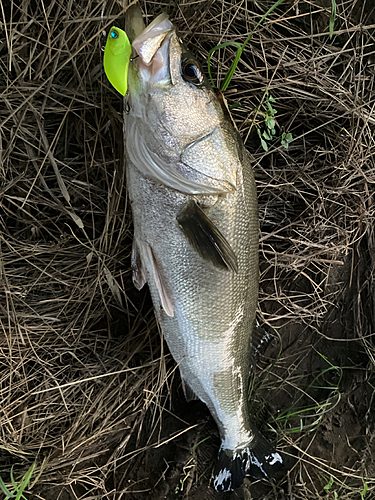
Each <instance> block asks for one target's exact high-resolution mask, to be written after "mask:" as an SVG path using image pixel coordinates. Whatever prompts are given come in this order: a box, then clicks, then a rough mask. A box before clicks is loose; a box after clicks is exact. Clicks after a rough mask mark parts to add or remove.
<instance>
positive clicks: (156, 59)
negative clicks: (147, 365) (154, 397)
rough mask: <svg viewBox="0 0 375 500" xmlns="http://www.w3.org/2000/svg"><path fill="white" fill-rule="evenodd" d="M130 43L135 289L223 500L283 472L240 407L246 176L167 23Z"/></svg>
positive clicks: (249, 305) (255, 270) (209, 95)
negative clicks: (208, 438)
mask: <svg viewBox="0 0 375 500" xmlns="http://www.w3.org/2000/svg"><path fill="white" fill-rule="evenodd" d="M137 16H138V14H137V13H136V14H135V17H137ZM130 22H131V20H130ZM137 22H138V24H139V19H138V21H137ZM136 35H138V36H136V38H135V40H134V41H133V47H134V48H135V50H136V52H137V54H138V56H139V57H137V58H134V60H133V61H132V62H131V64H130V71H129V113H128V115H127V117H126V122H125V134H126V149H127V186H128V191H129V199H130V202H131V206H132V213H133V219H134V243H133V252H132V265H133V280H134V283H135V285H136V286H137V287H138V288H139V289H140V288H142V286H143V285H144V284H145V283H146V282H147V283H148V286H149V288H150V292H151V296H152V301H153V304H154V308H155V312H156V316H157V319H158V322H159V324H160V325H161V328H162V332H163V335H164V338H165V340H166V342H167V344H168V347H169V349H170V351H171V353H172V355H173V358H174V359H175V361H176V362H177V363H178V366H179V369H180V373H181V378H182V380H183V381H184V383H185V384H186V385H187V387H188V388H189V389H190V390H191V391H192V392H193V393H194V395H195V396H196V397H197V398H199V399H200V400H201V401H203V402H204V403H205V404H206V405H207V407H208V408H209V410H210V412H211V414H212V416H213V418H214V419H215V421H216V423H217V425H218V428H219V432H220V437H221V440H222V444H221V449H220V453H219V460H218V465H217V470H216V475H215V480H214V485H215V487H216V489H217V490H219V491H227V490H230V489H233V488H235V487H238V486H239V485H240V484H241V483H242V480H243V477H244V476H245V474H247V473H248V474H251V475H253V476H255V477H261V476H266V477H267V476H269V475H270V473H271V472H272V468H273V466H274V465H280V464H282V458H281V456H280V455H279V454H278V453H277V452H276V451H275V450H274V449H273V448H272V446H271V445H270V444H269V443H268V442H267V441H266V440H265V439H264V438H263V437H262V436H261V435H260V434H259V432H258V431H257V430H256V429H255V428H254V426H253V425H252V423H251V421H250V418H249V413H248V403H247V398H248V381H249V372H250V357H251V356H250V348H251V336H252V330H253V325H254V321H255V313H256V305H257V297H258V275H259V266H258V233H259V228H258V213H257V196H256V187H255V182H254V176H253V172H252V167H251V164H250V160H249V156H248V153H247V151H246V149H245V147H244V146H243V143H242V141H241V140H240V139H239V135H238V133H237V131H236V130H235V129H234V127H233V125H232V123H231V122H230V118H229V116H228V112H227V110H226V108H225V106H224V105H223V100H222V99H220V96H218V93H217V92H215V91H214V90H213V89H212V88H211V87H210V85H209V84H208V82H207V80H206V79H205V78H204V77H203V75H202V72H201V69H200V66H199V63H198V62H197V61H196V60H195V59H194V58H192V56H191V55H190V54H189V53H188V52H187V51H186V48H185V47H184V45H183V43H182V42H181V40H180V39H179V38H178V36H177V34H176V31H175V28H174V27H173V25H172V24H171V23H170V21H169V20H168V18H167V16H165V15H164V14H162V15H161V16H159V17H158V18H156V19H155V20H154V21H153V23H151V25H150V26H149V27H147V28H146V29H145V30H144V31H143V32H142V33H136ZM143 54H147V57H145V56H143V57H142V55H143ZM186 60H187V61H188V62H187V63H186Z"/></svg>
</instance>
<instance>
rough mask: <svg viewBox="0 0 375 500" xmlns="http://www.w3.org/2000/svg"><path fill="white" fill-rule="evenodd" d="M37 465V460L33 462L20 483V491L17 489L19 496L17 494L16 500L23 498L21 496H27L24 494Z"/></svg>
mask: <svg viewBox="0 0 375 500" xmlns="http://www.w3.org/2000/svg"><path fill="white" fill-rule="evenodd" d="M35 467H36V462H34V463H33V464H31V466H30V468H29V470H28V471H27V472H26V474H25V475H24V476H23V478H22V480H21V482H20V484H19V485H18V491H17V496H16V498H15V500H21V498H25V497H24V496H23V492H24V491H25V489H26V487H27V485H28V484H29V482H30V479H31V476H32V475H33V472H34V469H35Z"/></svg>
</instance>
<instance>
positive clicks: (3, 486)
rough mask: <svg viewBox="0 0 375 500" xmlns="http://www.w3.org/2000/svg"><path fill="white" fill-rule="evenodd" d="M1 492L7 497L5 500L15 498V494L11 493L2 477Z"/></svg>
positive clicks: (0, 482) (0, 481) (0, 480)
mask: <svg viewBox="0 0 375 500" xmlns="http://www.w3.org/2000/svg"><path fill="white" fill-rule="evenodd" d="M0 491H1V492H2V493H4V495H6V496H5V498H4V500H8V499H9V498H14V495H13V493H11V492H10V491H9V490H8V488H7V487H6V486H5V483H4V481H3V480H2V479H1V477H0Z"/></svg>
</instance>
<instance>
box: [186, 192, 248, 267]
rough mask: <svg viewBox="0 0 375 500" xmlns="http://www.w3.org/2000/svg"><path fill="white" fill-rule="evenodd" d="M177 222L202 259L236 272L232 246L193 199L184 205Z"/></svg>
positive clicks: (236, 265) (236, 264) (235, 258)
mask: <svg viewBox="0 0 375 500" xmlns="http://www.w3.org/2000/svg"><path fill="white" fill-rule="evenodd" d="M177 222H178V225H179V227H180V228H181V229H182V231H183V233H184V235H185V236H186V238H187V240H188V241H189V243H190V245H191V246H192V247H193V248H194V249H195V250H196V251H197V252H198V253H199V255H200V256H201V257H203V259H205V260H207V261H208V262H211V263H212V264H213V265H214V266H216V267H219V268H221V269H228V270H231V271H234V272H235V273H238V263H237V257H236V254H235V253H234V251H233V249H232V247H231V246H230V244H229V243H228V241H227V240H226V239H225V237H224V236H223V234H222V233H221V232H220V231H219V229H218V228H217V227H216V226H215V225H214V224H213V222H212V221H211V220H210V219H209V218H208V217H207V215H206V214H205V213H204V212H203V210H202V209H201V208H199V206H198V205H197V204H196V203H195V202H194V201H191V202H189V203H188V204H187V205H185V207H184V208H183V210H182V211H181V212H180V213H179V215H178V216H177Z"/></svg>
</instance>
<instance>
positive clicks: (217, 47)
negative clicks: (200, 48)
mask: <svg viewBox="0 0 375 500" xmlns="http://www.w3.org/2000/svg"><path fill="white" fill-rule="evenodd" d="M231 45H233V46H235V47H237V51H238V50H239V49H240V48H241V44H240V43H237V42H225V43H221V44H220V45H216V47H214V48H213V49H211V50H210V51H209V53H208V57H207V64H208V68H207V69H208V77H209V79H210V82H211V85H212V86H213V87H215V82H214V80H213V78H212V74H211V56H212V54H213V53H214V52H216V51H217V50H220V49H223V48H224V47H229V46H231Z"/></svg>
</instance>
